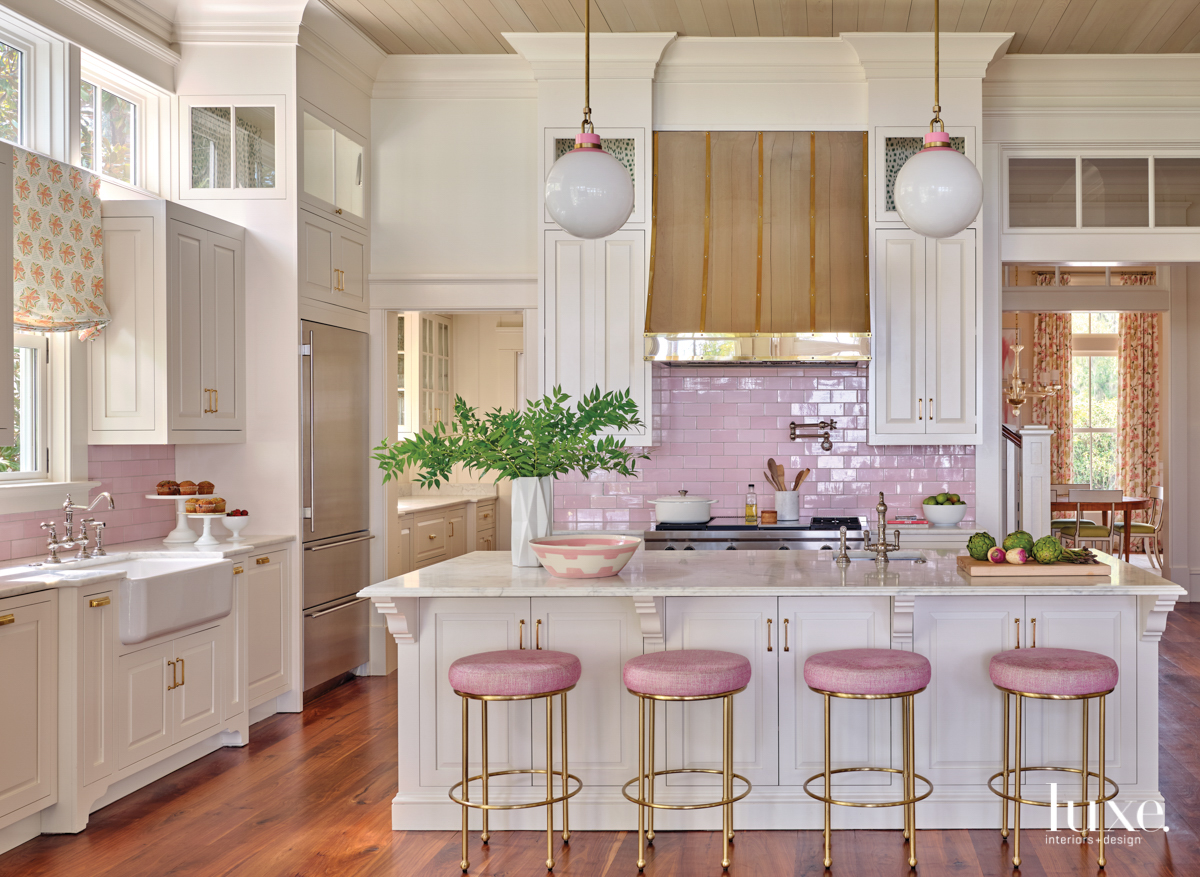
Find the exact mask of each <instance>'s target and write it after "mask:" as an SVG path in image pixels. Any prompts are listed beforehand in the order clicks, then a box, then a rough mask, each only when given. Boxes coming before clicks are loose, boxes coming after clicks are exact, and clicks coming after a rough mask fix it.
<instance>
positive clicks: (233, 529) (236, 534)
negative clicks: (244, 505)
mask: <svg viewBox="0 0 1200 877" xmlns="http://www.w3.org/2000/svg"><path fill="white" fill-rule="evenodd" d="M222 523H223V524H224V525H225V529H226V530H228V531H229V532H230V533H232V534H233V538H232V539H230V540H229V541H230V543H232V544H237V543H239V542H241V541H242V531H243V530H245V529H246V525H247V524H249V523H250V512H248V511H246V510H245V509H232V510H231V511H228V512H226V513H225V520H224V521H222Z"/></svg>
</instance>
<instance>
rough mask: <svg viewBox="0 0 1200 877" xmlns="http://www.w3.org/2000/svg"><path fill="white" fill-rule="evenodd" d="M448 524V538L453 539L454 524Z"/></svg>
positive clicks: (451, 522)
mask: <svg viewBox="0 0 1200 877" xmlns="http://www.w3.org/2000/svg"><path fill="white" fill-rule="evenodd" d="M449 524H450V538H451V539H453V538H454V522H453V521H450V522H449Z"/></svg>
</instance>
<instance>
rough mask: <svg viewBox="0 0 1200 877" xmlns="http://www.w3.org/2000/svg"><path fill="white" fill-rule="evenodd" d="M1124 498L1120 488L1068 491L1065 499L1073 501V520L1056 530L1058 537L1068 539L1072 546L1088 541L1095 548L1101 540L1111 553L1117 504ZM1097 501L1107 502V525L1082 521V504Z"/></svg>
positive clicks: (1076, 546) (1105, 548) (1075, 546)
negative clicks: (1066, 525)
mask: <svg viewBox="0 0 1200 877" xmlns="http://www.w3.org/2000/svg"><path fill="white" fill-rule="evenodd" d="M1124 498H1125V495H1124V493H1123V492H1122V491H1120V490H1071V491H1069V492H1068V496H1067V499H1068V501H1069V502H1073V503H1075V520H1074V521H1072V522H1071V525H1070V526H1068V527H1064V528H1062V529H1061V530H1059V531H1058V532H1059V534H1060V538H1066V539H1070V540H1071V543H1072V547H1073V548H1078V547H1080V545H1082V544H1083V543H1084V542H1088V543H1090V547H1092V548H1095V547H1097V544H1098V543H1100V542H1103V543H1104V550H1105V551H1107V552H1108V553H1109V554H1112V553H1113V540H1114V539H1115V538H1116V537H1115V536H1114V535H1113V531H1114V529H1115V524H1116V519H1117V505H1118V504H1119V503H1120V502H1121V500H1123V499H1124ZM1097 502H1106V503H1109V509H1108V524H1107V526H1100V525H1098V524H1087V523H1084V520H1083V504H1084V503H1097Z"/></svg>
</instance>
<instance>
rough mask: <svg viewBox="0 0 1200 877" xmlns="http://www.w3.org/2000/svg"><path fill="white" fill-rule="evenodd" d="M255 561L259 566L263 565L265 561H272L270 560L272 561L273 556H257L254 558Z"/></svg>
mask: <svg viewBox="0 0 1200 877" xmlns="http://www.w3.org/2000/svg"><path fill="white" fill-rule="evenodd" d="M254 562H255V563H256V564H257V565H258V566H262V565H263V564H264V563H270V562H271V558H269V557H257V558H255V559H254Z"/></svg>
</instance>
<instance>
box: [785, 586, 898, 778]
mask: <svg viewBox="0 0 1200 877" xmlns="http://www.w3.org/2000/svg"><path fill="white" fill-rule="evenodd" d="M891 609H892V607H891V600H890V599H889V598H888V597H780V598H779V618H780V619H781V621H780V627H781V628H782V629H780V630H778V640H777V642H776V643H774V646H775V648H776V649H777V650H778V659H779V759H780V761H779V784H780V785H783V786H801V785H803V784H804V782H805V780H807V779H808V778H809V777H811V776H812V775H813V774H815V773H820V772H821V771H822V770H824V769H825V745H824V740H825V704H824V700H825V699H824V697H823V696H822V695H819V694H817V693H816V692H814V691H812V690H811V689H810V688H809V687H808V685H807V684H805V682H804V662H805V661H806V660H807V659H808V658H809V657H811V656H812V655H815V654H817V653H819V652H828V651H834V650H837V649H886V648H889V646H890V639H891ZM892 709H893V707H892V702H890V701H869V700H846V699H842V698H835V699H834V700H833V703H832V707H831V718H830V727H831V729H832V730H831V734H830V738H831V740H832V750H831V751H832V757H833V761H834V763H835V766H836V767H891V766H893V765H892V763H891V762H892V733H891V727H892V724H891V723H892ZM897 715H899V711H898V710H897ZM838 782H839V783H842V784H844V785H871V786H877V785H884V786H886V785H888V784H889V778H888V777H886V776H884V775H882V774H876V773H855V774H849V775H847V776H846V777H844V778H842V779H840V780H839V781H838Z"/></svg>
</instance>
